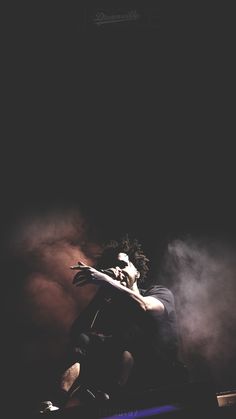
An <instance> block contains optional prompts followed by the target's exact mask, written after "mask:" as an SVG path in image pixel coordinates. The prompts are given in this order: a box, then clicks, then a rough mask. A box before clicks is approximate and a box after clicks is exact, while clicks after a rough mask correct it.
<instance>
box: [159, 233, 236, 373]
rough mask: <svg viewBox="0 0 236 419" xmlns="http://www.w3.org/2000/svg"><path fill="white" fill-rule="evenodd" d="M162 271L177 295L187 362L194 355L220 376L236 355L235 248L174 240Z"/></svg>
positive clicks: (191, 240) (214, 243) (212, 243)
mask: <svg viewBox="0 0 236 419" xmlns="http://www.w3.org/2000/svg"><path fill="white" fill-rule="evenodd" d="M163 273H164V274H165V275H166V278H167V281H169V285H170V286H171V287H172V288H173V291H174V294H175V299H176V306H177V313H178V319H179V325H180V332H181V337H182V342H183V350H184V353H185V356H186V357H187V358H186V359H187V362H188V354H190V357H191V354H193V353H195V354H196V355H197V356H198V357H199V356H200V357H201V358H202V359H203V360H204V361H205V362H206V363H207V365H208V366H209V367H210V369H211V373H212V375H213V376H215V377H216V379H220V376H221V375H222V374H224V370H225V369H227V368H228V369H230V366H231V363H232V362H233V360H234V358H235V353H236V336H235V330H236V310H235V295H236V280H235V277H236V259H235V249H234V248H233V246H230V245H229V244H227V243H225V242H223V241H220V240H218V241H214V242H213V241H210V240H194V239H192V238H191V239H190V238H188V239H185V240H175V241H173V242H171V243H170V244H169V246H168V249H167V254H166V256H165V264H164V272H163Z"/></svg>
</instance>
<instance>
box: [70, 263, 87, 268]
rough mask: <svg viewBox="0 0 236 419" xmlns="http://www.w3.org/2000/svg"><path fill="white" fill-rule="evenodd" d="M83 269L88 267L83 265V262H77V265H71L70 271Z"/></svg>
mask: <svg viewBox="0 0 236 419" xmlns="http://www.w3.org/2000/svg"><path fill="white" fill-rule="evenodd" d="M83 267H86V268H87V267H88V265H85V263H83V262H80V261H79V262H78V263H77V265H72V266H70V269H81V268H83Z"/></svg>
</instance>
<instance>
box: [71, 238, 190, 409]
mask: <svg viewBox="0 0 236 419" xmlns="http://www.w3.org/2000/svg"><path fill="white" fill-rule="evenodd" d="M148 262H149V260H148V259H147V257H146V256H145V254H144V253H143V251H142V248H141V245H140V243H139V242H138V241H137V240H136V239H134V240H131V239H129V237H128V236H127V235H126V236H125V237H124V238H123V239H122V240H121V241H120V242H117V241H112V242H110V243H109V244H108V245H106V246H104V249H103V252H102V254H101V256H100V257H99V259H98V261H97V264H96V267H91V266H88V265H85V264H84V263H83V262H82V261H80V262H78V264H77V265H74V266H72V267H71V268H72V269H76V270H78V272H77V273H76V275H75V277H74V279H73V283H74V284H75V285H76V286H83V285H84V284H86V283H95V284H99V285H101V286H100V287H99V290H98V292H97V294H96V296H95V298H94V299H93V301H92V302H91V303H90V304H89V305H88V306H87V307H86V309H85V310H84V311H83V312H82V313H81V315H80V316H79V318H78V319H77V320H76V321H75V323H74V325H73V327H72V332H71V337H72V341H71V342H72V349H73V353H74V357H75V358H76V357H77V359H76V360H77V362H76V363H74V365H73V366H72V367H71V368H70V369H68V371H67V372H66V373H65V375H64V381H63V383H64V389H66V390H68V389H69V392H68V394H69V395H72V394H76V393H77V398H80V400H82V402H86V401H89V400H90V399H101V398H103V399H106V398H112V397H113V398H115V397H116V395H117V394H119V393H120V391H123V392H127V393H130V392H131V393H132V392H135V391H141V390H147V389H152V388H156V387H158V386H162V385H167V384H175V383H178V382H183V380H184V379H185V369H184V367H183V365H182V364H181V363H180V362H179V360H178V355H179V354H178V335H177V328H176V314H175V304H174V297H173V294H172V292H171V291H170V290H169V289H167V288H165V287H163V286H162V285H153V286H150V287H148V288H145V289H144V288H142V287H141V286H142V283H143V282H144V280H145V278H146V276H147V273H148ZM75 358H74V359H75ZM75 371H77V373H78V374H77V375H78V379H77V380H76V381H75V383H76V385H75V383H74V384H73V385H72V383H71V381H73V380H74V379H75V376H76V373H75Z"/></svg>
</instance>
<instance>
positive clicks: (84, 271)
mask: <svg viewBox="0 0 236 419" xmlns="http://www.w3.org/2000/svg"><path fill="white" fill-rule="evenodd" d="M70 268H71V269H77V270H79V272H78V273H77V274H76V275H75V276H74V278H73V281H72V283H73V284H74V285H76V286H81V285H85V284H91V283H92V284H100V283H101V282H109V279H110V278H109V277H108V275H106V274H105V273H103V272H100V271H98V270H97V269H95V268H92V267H91V266H89V265H85V264H84V263H83V262H78V264H77V265H73V266H71V267H70Z"/></svg>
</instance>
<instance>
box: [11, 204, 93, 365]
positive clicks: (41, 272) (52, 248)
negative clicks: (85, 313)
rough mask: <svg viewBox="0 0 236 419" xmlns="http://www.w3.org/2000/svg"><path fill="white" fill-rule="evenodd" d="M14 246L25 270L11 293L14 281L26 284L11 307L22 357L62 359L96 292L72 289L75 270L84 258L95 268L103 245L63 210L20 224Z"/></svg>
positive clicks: (71, 213)
mask: <svg viewBox="0 0 236 419" xmlns="http://www.w3.org/2000/svg"><path fill="white" fill-rule="evenodd" d="M9 248H10V249H11V251H12V254H14V256H15V257H16V258H17V259H18V260H20V261H21V262H22V263H21V265H23V266H26V269H25V270H24V269H22V271H20V270H19V272H16V273H14V278H9V281H11V282H12V283H13V286H12V290H14V283H17V282H18V283H20V284H21V287H20V292H19V295H18V296H15V300H16V306H15V307H14V308H12V307H10V305H9V311H11V310H12V309H13V310H14V311H15V313H16V318H17V324H18V326H19V328H20V329H21V330H22V337H21V338H20V342H19V345H20V344H21V345H22V356H23V359H28V360H29V359H31V360H37V359H38V360H39V359H42V358H44V357H48V358H51V357H54V358H58V356H60V354H61V353H62V351H63V349H64V345H65V344H66V342H67V338H68V333H69V330H70V326H71V324H72V322H73V320H74V319H75V318H76V317H77V315H78V314H79V313H80V311H81V310H82V309H83V308H84V307H85V306H86V305H87V304H88V302H89V301H90V300H91V298H92V297H93V295H94V294H95V293H96V291H97V287H96V286H95V285H92V284H91V285H86V286H84V287H78V288H76V287H75V286H74V285H72V279H73V277H74V274H75V272H74V271H72V270H71V269H70V266H71V265H73V264H75V263H77V262H78V261H79V260H82V261H83V262H84V263H87V264H90V265H91V264H93V261H94V258H95V256H96V252H97V251H98V249H99V246H98V245H97V244H96V243H94V242H93V241H91V240H90V239H89V237H88V234H87V225H86V221H85V220H84V219H83V217H82V216H81V215H80V213H79V212H78V211H77V210H67V211H65V210H64V211H61V212H60V211H56V212H55V211H48V213H46V214H44V215H37V214H35V215H31V216H30V217H26V218H25V219H24V220H21V222H20V223H19V225H18V226H16V228H15V230H14V231H13V232H12V235H11V238H10V245H9ZM21 265H20V266H21ZM21 276H23V278H22V277H21ZM18 290H19V287H18ZM11 293H12V294H14V291H11Z"/></svg>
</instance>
